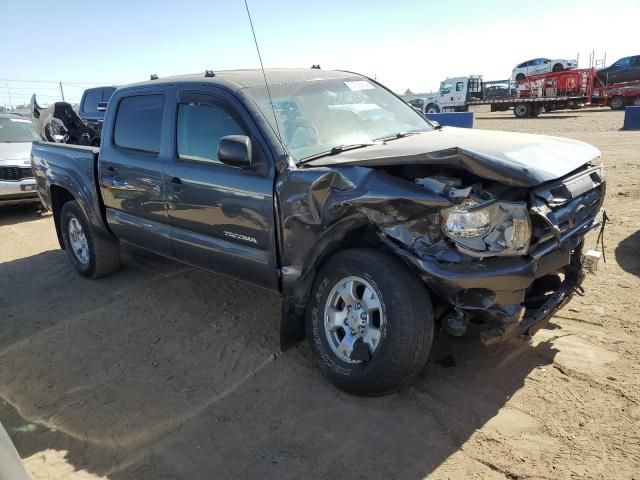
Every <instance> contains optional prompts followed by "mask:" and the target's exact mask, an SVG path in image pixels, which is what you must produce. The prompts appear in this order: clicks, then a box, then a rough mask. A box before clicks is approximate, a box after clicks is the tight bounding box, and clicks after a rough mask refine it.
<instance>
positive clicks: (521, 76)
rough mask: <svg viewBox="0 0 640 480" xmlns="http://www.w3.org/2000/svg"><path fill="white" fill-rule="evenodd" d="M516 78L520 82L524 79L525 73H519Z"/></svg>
mask: <svg viewBox="0 0 640 480" xmlns="http://www.w3.org/2000/svg"><path fill="white" fill-rule="evenodd" d="M516 80H517V81H518V82H519V81H520V80H524V73H519V74H518V75H516Z"/></svg>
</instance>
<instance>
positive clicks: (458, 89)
mask: <svg viewBox="0 0 640 480" xmlns="http://www.w3.org/2000/svg"><path fill="white" fill-rule="evenodd" d="M462 90H464V82H457V83H456V92H461V91H462Z"/></svg>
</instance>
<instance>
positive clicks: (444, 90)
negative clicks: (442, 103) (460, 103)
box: [440, 82, 453, 95]
mask: <svg viewBox="0 0 640 480" xmlns="http://www.w3.org/2000/svg"><path fill="white" fill-rule="evenodd" d="M452 88H453V84H451V83H448V82H442V83H441V84H440V95H446V94H448V93H451V89H452Z"/></svg>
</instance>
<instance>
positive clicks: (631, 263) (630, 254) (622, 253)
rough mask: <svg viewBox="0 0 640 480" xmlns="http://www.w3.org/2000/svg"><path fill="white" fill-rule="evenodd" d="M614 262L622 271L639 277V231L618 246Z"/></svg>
mask: <svg viewBox="0 0 640 480" xmlns="http://www.w3.org/2000/svg"><path fill="white" fill-rule="evenodd" d="M616 261H617V262H618V265H620V268H622V269H623V270H624V271H626V272H629V273H632V274H634V275H637V276H640V230H638V231H636V232H635V233H633V234H631V235H630V236H628V237H627V238H625V239H624V240H622V241H621V242H620V243H619V244H618V246H617V247H616Z"/></svg>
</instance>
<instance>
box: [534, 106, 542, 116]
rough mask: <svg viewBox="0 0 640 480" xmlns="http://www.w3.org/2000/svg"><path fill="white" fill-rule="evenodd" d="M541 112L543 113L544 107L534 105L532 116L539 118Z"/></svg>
mask: <svg viewBox="0 0 640 480" xmlns="http://www.w3.org/2000/svg"><path fill="white" fill-rule="evenodd" d="M541 112H542V105H533V106H532V107H531V116H532V117H533V118H537V117H539V116H540V113H541Z"/></svg>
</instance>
